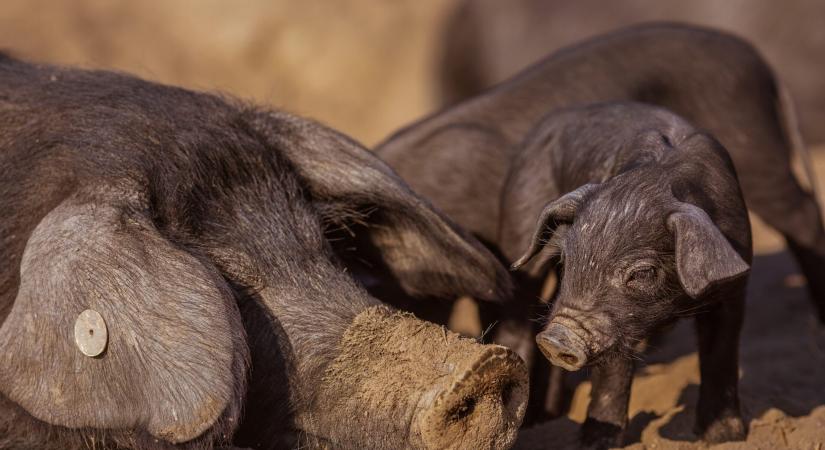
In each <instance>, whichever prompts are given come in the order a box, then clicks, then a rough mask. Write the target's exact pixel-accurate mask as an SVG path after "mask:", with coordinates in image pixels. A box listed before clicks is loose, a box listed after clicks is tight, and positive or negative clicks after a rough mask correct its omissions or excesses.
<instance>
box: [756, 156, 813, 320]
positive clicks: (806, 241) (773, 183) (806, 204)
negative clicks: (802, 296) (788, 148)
mask: <svg viewBox="0 0 825 450" xmlns="http://www.w3.org/2000/svg"><path fill="white" fill-rule="evenodd" d="M743 172H744V171H743ZM772 172H774V173H771V174H764V175H766V176H764V177H758V178H759V179H756V178H757V177H754V176H748V175H749V174H747V173H742V177H741V182H742V188H743V191H744V194H745V200H746V202H747V204H748V207H749V208H750V209H751V210H752V211H753V212H755V213H756V215H758V216H759V217H760V218H761V219H762V220H763V221H765V223H767V224H768V225H770V226H771V227H773V228H775V229H776V230H777V231H779V232H780V233H782V235H783V236H784V237H785V240H786V241H787V243H788V247H789V248H790V250H791V252H792V253H793V255H794V257H795V258H796V261H797V263H798V264H799V266H800V269H801V270H802V273H803V274H804V275H805V278H806V279H807V282H808V292H809V294H810V296H811V299H812V301H813V303H814V306H815V308H816V312H817V316H818V318H819V321H820V323H822V324H823V325H825V228H823V225H822V216H821V210H820V206H819V205H818V204H817V201H816V198H815V197H814V196H813V195H812V194H811V193H809V192H807V191H805V190H804V189H803V188H802V187H801V186H800V185H799V183H798V182H797V180H796V179H795V178H794V176H793V174H792V172H791V169H790V166H789V165H785V166H784V167H783V166H782V165H780V166H779V167H775V168H774V169H773V170H772Z"/></svg>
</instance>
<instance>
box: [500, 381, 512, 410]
mask: <svg viewBox="0 0 825 450" xmlns="http://www.w3.org/2000/svg"><path fill="white" fill-rule="evenodd" d="M513 389H515V386H514V385H513V383H507V384H506V385H504V387H503V388H502V389H501V404H502V405H504V406H505V407H507V406H509V405H510V400H512V399H513Z"/></svg>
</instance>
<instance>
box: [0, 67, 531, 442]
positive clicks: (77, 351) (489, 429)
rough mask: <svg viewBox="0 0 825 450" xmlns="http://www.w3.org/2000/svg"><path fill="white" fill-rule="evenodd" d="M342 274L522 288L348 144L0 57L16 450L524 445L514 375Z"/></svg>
mask: <svg viewBox="0 0 825 450" xmlns="http://www.w3.org/2000/svg"><path fill="white" fill-rule="evenodd" d="M355 224H357V226H355ZM347 227H349V228H351V230H352V233H353V238H352V239H349V240H347V241H345V242H337V243H338V244H340V246H339V247H338V250H335V249H334V248H333V246H332V245H331V242H330V241H329V240H328V239H327V237H326V236H325V230H330V231H331V232H332V231H334V230H335V229H339V228H347ZM336 236H337V235H336ZM367 250H369V251H367ZM336 252H338V253H336ZM340 252H347V253H348V254H352V253H355V254H356V255H359V254H360V253H361V252H363V253H364V254H363V255H362V256H361V257H362V258H364V259H367V260H368V262H370V263H371V264H373V265H375V266H376V267H378V266H380V267H383V268H384V269H385V270H386V271H387V272H388V273H390V274H392V275H393V276H394V278H395V279H396V281H397V282H398V283H399V284H400V285H401V286H402V287H403V289H404V290H405V291H407V292H409V293H410V294H415V295H450V293H456V292H464V291H467V292H473V293H475V294H476V295H479V296H482V297H487V298H496V297H499V296H501V295H502V293H503V292H505V291H506V290H507V288H508V287H507V284H508V278H509V277H508V276H507V273H506V271H504V269H503V268H500V267H499V264H498V262H497V261H496V260H495V258H493V257H492V256H491V255H490V254H489V253H488V252H487V251H486V250H484V249H483V247H482V246H481V245H480V244H478V243H475V242H474V241H473V240H472V239H467V238H465V237H463V236H462V235H461V234H460V233H459V232H458V231H457V230H456V229H455V228H454V227H453V226H452V225H451V224H450V223H449V222H448V221H446V220H445V219H443V218H442V217H441V216H440V215H439V214H437V213H435V212H434V211H433V210H432V209H430V207H429V206H428V205H427V203H425V202H424V201H423V200H421V199H420V198H419V197H417V196H416V195H414V194H413V193H412V192H411V191H410V190H409V188H407V187H406V185H404V184H403V183H402V182H401V181H400V180H399V179H398V178H397V176H396V175H395V174H394V173H393V172H392V171H391V170H390V169H389V168H388V167H387V166H386V165H385V164H383V163H381V162H380V161H379V160H378V159H377V158H375V157H374V156H372V155H371V154H370V153H369V152H368V151H366V150H365V149H363V148H362V147H361V146H359V145H358V144H356V143H354V142H353V141H351V140H350V139H348V138H346V137H345V136H343V135H340V134H338V133H336V132H334V131H331V130H329V129H327V128H325V127H323V126H320V125H318V124H315V123H313V122H311V121H308V120H304V119H300V118H297V117H294V116H291V115H288V114H285V113H280V112H275V111H266V110H262V109H259V108H255V107H252V106H249V105H244V104H240V103H238V102H234V101H231V100H227V99H222V98H219V97H217V96H213V95H208V94H202V93H194V92H190V91H187V90H183V89H178V88H174V87H167V86H161V85H157V84H153V83H149V82H145V81H142V80H138V79H136V78H133V77H130V76H126V75H120V74H115V73H110V72H100V71H83V70H74V69H65V68H58V67H53V66H38V65H31V64H27V63H24V62H20V61H17V60H14V59H12V58H10V57H7V56H2V57H0V321H2V322H1V323H2V327H0V447H3V448H15V449H18V448H80V447H84V448H85V447H87V446H94V447H101V446H102V447H118V448H121V447H134V448H169V447H172V446H176V447H177V448H212V447H213V446H215V445H218V446H220V445H226V444H229V443H234V444H236V445H242V446H255V447H258V448H269V447H273V446H278V445H281V444H284V442H283V441H280V439H283V437H284V435H286V434H289V433H292V434H297V435H299V436H302V435H306V436H313V439H319V440H323V441H325V442H331V443H334V444H335V445H339V446H344V447H354V448H366V447H369V448H401V447H414V448H443V447H449V446H456V447H461V448H478V446H479V445H481V446H482V447H490V448H492V447H505V446H507V445H508V444H509V443H510V442H512V440H513V438H514V436H515V432H516V429H517V428H518V425H519V423H520V420H521V414H522V413H523V407H524V403H525V392H524V391H525V389H526V388H525V383H526V380H525V378H526V374H525V373H524V368H523V366H522V363H521V362H520V361H519V360H518V358H517V357H515V356H514V354H513V353H512V352H510V351H509V350H506V349H504V348H502V347H498V346H481V345H480V344H477V343H475V342H474V341H473V342H467V341H465V340H459V339H458V338H457V337H455V336H453V335H448V334H446V333H444V332H443V331H442V330H441V329H440V328H438V329H437V332H436V331H433V330H432V328H434V327H435V326H434V325H430V324H426V323H424V322H421V321H418V320H416V319H413V318H410V317H408V316H405V315H403V314H400V313H398V312H395V311H392V310H390V309H388V308H387V307H385V306H382V305H381V304H380V302H379V301H378V300H376V299H375V298H373V297H370V296H369V295H368V294H367V293H366V292H365V291H364V290H363V289H362V288H361V287H360V286H359V285H358V284H357V283H356V282H355V281H354V280H353V278H352V277H351V276H350V275H349V274H348V273H347V267H346V266H345V265H344V263H343V262H342V261H343V260H344V259H342V258H341V257H340V256H341V255H340ZM349 258H350V259H352V257H351V255H350V256H349ZM425 337H426V339H425ZM436 338H437V339H436ZM410 344H414V345H413V346H412V347H407V345H410ZM428 352H429V353H428ZM432 353H435V356H433V355H432ZM422 358H423V359H425V361H423V362H422V361H421V359H422ZM388 367H394V368H396V369H398V370H396V371H395V372H393V371H390V370H389V369H387V368H388ZM403 368H408V370H403V371H400V372H399V370H400V369H403ZM393 374H394V375H397V377H396V378H392V377H391V376H390V375H393ZM401 375H403V376H401ZM242 409H243V410H244V411H245V414H244V415H242V413H241V411H242ZM241 421H243V425H240V422H241ZM481 425H485V426H481ZM239 427H240V429H239ZM236 431H237V434H236V433H235V432H236ZM233 436H234V439H233Z"/></svg>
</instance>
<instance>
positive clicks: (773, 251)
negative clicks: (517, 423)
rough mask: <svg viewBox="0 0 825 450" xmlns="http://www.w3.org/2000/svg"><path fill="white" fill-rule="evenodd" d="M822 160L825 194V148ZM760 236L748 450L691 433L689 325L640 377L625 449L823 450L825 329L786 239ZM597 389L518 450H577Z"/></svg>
mask: <svg viewBox="0 0 825 450" xmlns="http://www.w3.org/2000/svg"><path fill="white" fill-rule="evenodd" d="M814 159H815V166H816V168H817V172H818V174H819V183H818V184H819V185H820V186H821V187H820V189H822V188H825V147H820V148H818V149H817V150H816V151H815V152H814ZM753 229H754V246H755V249H756V256H755V258H754V263H753V269H752V274H751V277H750V285H749V287H748V300H747V302H748V310H747V316H746V319H745V327H744V332H743V335H742V347H741V380H740V394H741V401H742V410H743V413H744V415H745V419H746V422H748V423H749V426H750V432H749V435H748V440H747V442H737V443H727V444H722V445H717V446H711V447H708V446H707V445H704V444H703V443H702V442H701V441H700V440H699V439H698V437H697V436H696V435H694V434H693V433H692V431H691V428H692V425H693V418H694V407H695V405H696V399H697V394H698V383H699V366H698V358H697V354H696V351H695V346H694V334H693V332H692V326H691V323H690V321H687V320H684V321H682V322H681V323H680V324H679V325H677V326H676V327H675V328H674V329H673V330H672V331H671V332H670V333H668V334H667V335H666V336H665V337H664V338H663V339H662V340H661V341H660V342H657V343H656V344H655V347H656V348H655V349H653V350H652V351H651V352H650V353H649V355H647V357H646V358H645V363H644V364H645V365H644V366H643V367H641V368H640V369H639V370H638V372H637V374H636V378H635V380H634V383H633V393H632V396H631V401H630V426H629V432H628V435H627V437H626V443H627V444H628V445H627V447H625V448H627V449H633V450H643V449H663V450H667V449H673V450H682V449H696V448H713V449H726V450H733V449H748V450H751V449H760V450H761V449H764V450H771V449H794V450H822V449H825V327H822V326H818V325H817V324H816V323H815V321H814V319H813V308H812V306H811V305H810V303H809V301H808V298H807V293H806V291H805V287H804V279H803V278H802V276H801V275H800V274H799V271H798V269H797V267H796V264H795V262H794V260H793V258H792V257H791V255H790V254H789V253H788V252H787V251H786V250H785V249H784V246H783V243H782V240H781V239H780V238H779V236H777V235H776V234H775V233H774V232H773V231H772V230H770V229H768V228H767V227H766V226H765V225H764V224H762V223H761V222H760V221H759V220H758V219H755V220H753ZM822 275H823V276H825V274H822ZM589 390H590V383H589V382H582V383H581V384H579V385H578V386H577V387H576V389H575V394H574V397H573V401H572V406H571V410H570V412H569V413H568V415H567V417H565V418H561V419H557V420H553V421H550V422H546V423H544V424H541V425H538V426H536V427H534V428H531V429H528V430H524V431H522V434H521V435H520V438H519V441H518V443H517V444H516V448H517V449H525V450H526V449H567V448H575V445H574V443H575V440H576V432H577V429H578V424H579V423H581V422H582V421H583V420H584V417H585V412H586V409H587V402H588V394H589Z"/></svg>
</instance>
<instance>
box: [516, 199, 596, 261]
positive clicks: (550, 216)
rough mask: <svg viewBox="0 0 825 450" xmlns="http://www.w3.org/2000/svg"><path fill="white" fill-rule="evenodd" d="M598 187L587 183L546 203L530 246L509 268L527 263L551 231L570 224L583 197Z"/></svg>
mask: <svg viewBox="0 0 825 450" xmlns="http://www.w3.org/2000/svg"><path fill="white" fill-rule="evenodd" d="M597 187H598V184H593V183H588V184H585V185H584V186H581V187H579V188H578V189H576V190H575V191H571V192H568V193H567V194H564V195H563V196H561V197H559V198H557V199H556V200H553V201H551V202H549V203H547V204H546V205H545V206H544V209H543V210H542V211H541V214H540V215H539V218H538V220H537V221H536V226H535V230H534V231H533V236H532V238H531V239H530V246H529V247H528V248H527V251H526V252H525V253H524V254H523V255H522V256H521V257H520V258H519V259H518V260H516V262H514V263H513V264H512V265H511V266H510V269H511V270H518V269H519V268H521V267H522V266H523V265H525V264H527V263H528V262H529V261H530V260H531V259H532V258H533V257H534V256H536V254H538V252H540V251H541V249H542V248H544V246H545V245H546V244H547V242H549V240H550V237H551V236H552V235H553V232H554V231H555V230H556V227H558V226H559V225H561V224H570V223H572V222H573V219H574V218H575V217H576V211H577V210H578V208H579V206H580V205H581V204H582V202H583V201H584V199H585V198H586V197H587V196H588V195H589V194H590V193H591V192H593V191H594V190H595V189H596V188H597Z"/></svg>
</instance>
